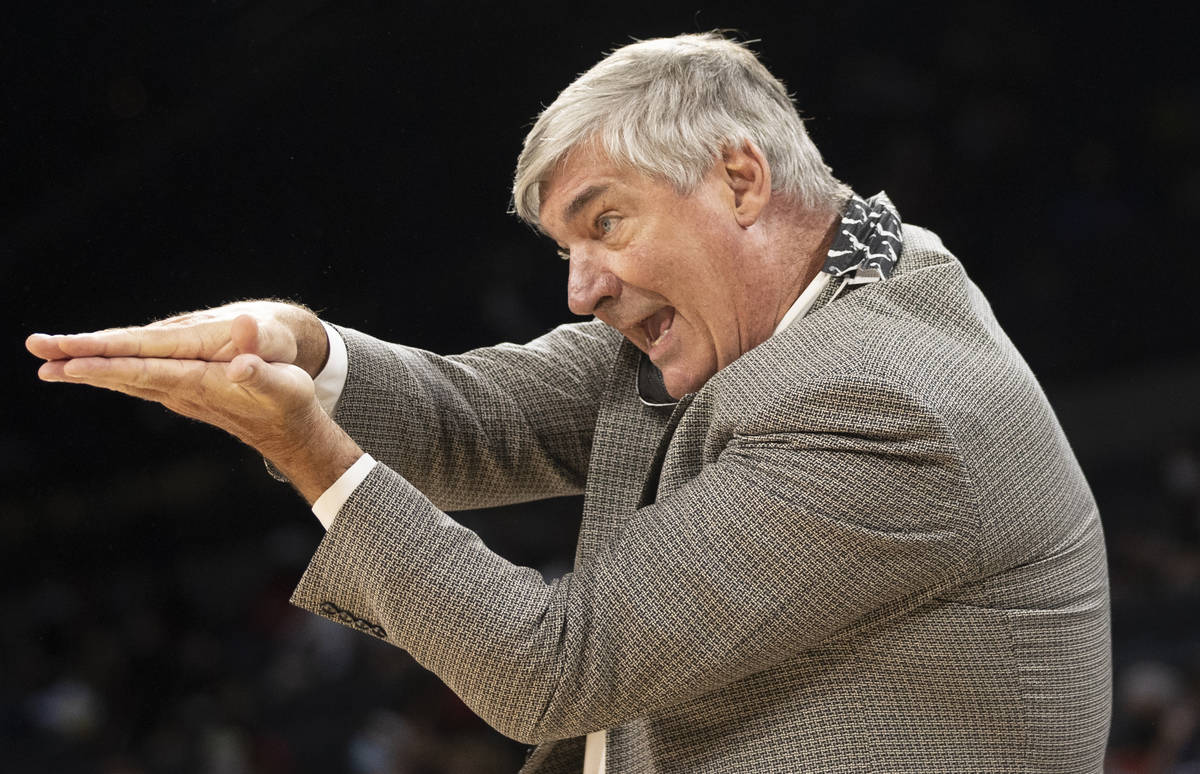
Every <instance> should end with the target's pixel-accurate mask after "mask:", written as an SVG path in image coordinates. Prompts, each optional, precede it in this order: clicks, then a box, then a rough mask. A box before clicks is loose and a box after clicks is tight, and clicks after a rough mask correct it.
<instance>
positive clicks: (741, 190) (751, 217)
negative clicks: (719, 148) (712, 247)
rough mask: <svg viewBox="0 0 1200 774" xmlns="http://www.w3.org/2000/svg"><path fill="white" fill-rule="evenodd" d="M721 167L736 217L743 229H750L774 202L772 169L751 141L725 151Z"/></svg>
mask: <svg viewBox="0 0 1200 774" xmlns="http://www.w3.org/2000/svg"><path fill="white" fill-rule="evenodd" d="M721 165H722V173H723V176H724V181H725V184H726V185H728V186H729V190H730V193H731V194H732V204H733V208H734V217H735V218H736V219H737V222H738V224H739V225H740V226H741V227H742V228H748V227H750V226H752V225H754V223H755V222H756V221H757V220H758V219H759V217H760V216H761V215H762V213H763V210H764V209H766V206H767V202H769V201H770V200H771V166H770V165H769V164H767V158H766V156H764V155H763V152H762V151H761V150H759V147H758V146H757V145H755V144H754V143H753V142H751V141H750V140H746V142H745V143H743V144H742V146H741V147H740V148H733V147H730V148H726V149H725V152H724V154H723V155H722V159H721Z"/></svg>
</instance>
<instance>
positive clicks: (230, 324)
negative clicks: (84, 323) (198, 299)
mask: <svg viewBox="0 0 1200 774" xmlns="http://www.w3.org/2000/svg"><path fill="white" fill-rule="evenodd" d="M25 346H26V347H27V348H28V349H29V351H30V352H32V353H33V354H34V355H36V356H37V357H40V358H42V359H43V360H47V361H55V360H65V359H69V358H78V357H161V358H174V359H177V360H208V361H213V362H229V361H231V360H233V359H234V358H235V357H236V356H237V355H240V354H247V353H248V354H254V355H258V356H259V357H261V358H262V359H263V360H265V361H267V362H269V363H293V364H295V365H298V366H300V367H301V368H303V369H304V370H305V371H307V372H308V374H309V375H310V376H316V375H317V373H318V372H320V370H321V367H322V366H323V365H324V363H325V356H326V354H327V352H328V349H327V346H328V345H327V342H326V340H325V333H324V330H323V329H322V327H321V323H320V321H319V320H318V319H317V318H316V315H314V314H313V313H312V312H310V311H308V310H307V309H304V308H303V307H299V306H295V305H293V304H285V303H282V302H278V301H241V302H238V303H233V304H226V305H225V306H219V307H216V308H215V309H204V310H201V311H198V312H188V313H187V314H181V315H176V316H175V317H170V318H167V319H165V320H159V321H157V322H153V323H150V324H149V325H143V326H138V327H132V328H109V329H107V330H102V331H95V332H92V333H77V334H70V335H49V334H45V333H35V334H33V335H32V336H30V337H29V338H28V339H26V341H25Z"/></svg>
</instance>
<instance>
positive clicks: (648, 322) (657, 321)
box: [641, 306, 675, 350]
mask: <svg viewBox="0 0 1200 774" xmlns="http://www.w3.org/2000/svg"><path fill="white" fill-rule="evenodd" d="M674 322H675V307H673V306H664V307H663V308H662V309H659V310H658V311H657V312H655V313H654V314H652V315H650V316H649V317H647V318H646V319H645V320H642V322H641V326H642V330H644V331H645V333H646V349H647V350H653V349H654V348H655V347H656V346H658V345H659V344H661V343H662V340H663V339H664V338H665V337H666V335H667V334H668V333H670V331H671V325H672V324H673V323H674Z"/></svg>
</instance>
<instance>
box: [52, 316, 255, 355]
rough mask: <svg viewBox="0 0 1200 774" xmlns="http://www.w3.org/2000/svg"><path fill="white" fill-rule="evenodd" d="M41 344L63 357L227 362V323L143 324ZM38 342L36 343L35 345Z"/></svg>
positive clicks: (229, 350) (229, 347)
mask: <svg viewBox="0 0 1200 774" xmlns="http://www.w3.org/2000/svg"><path fill="white" fill-rule="evenodd" d="M49 339H50V341H48V342H45V344H48V345H50V346H51V347H54V348H56V350H57V352H60V353H61V356H63V357H75V358H84V357H109V358H116V357H160V358H176V359H180V360H230V359H231V358H232V357H233V356H234V355H235V354H236V352H234V351H233V346H232V344H231V343H230V342H229V323H228V322H227V321H226V322H221V321H215V322H208V323H202V324H198V325H193V326H189V327H182V326H180V327H162V326H155V325H147V326H144V327H140V328H112V329H109V330H103V331H95V332H92V333H75V334H68V335H59V336H51V337H49ZM41 343H42V342H40V341H39V344H41Z"/></svg>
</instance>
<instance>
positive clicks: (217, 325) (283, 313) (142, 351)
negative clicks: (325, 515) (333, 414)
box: [26, 302, 362, 502]
mask: <svg viewBox="0 0 1200 774" xmlns="http://www.w3.org/2000/svg"><path fill="white" fill-rule="evenodd" d="M272 305H275V302H247V303H244V304H232V305H229V306H226V307H219V308H217V309H213V310H206V311H202V312H193V313H190V314H186V315H180V316H178V317H173V318H171V319H169V320H163V321H161V322H156V323H152V324H150V325H147V326H143V327H140V328H120V329H109V330H104V331H97V332H95V333H84V334H75V335H65V336H61V335H46V334H33V335H32V336H30V337H29V338H28V339H27V341H26V346H27V347H28V349H29V351H30V352H32V353H33V354H34V355H36V356H38V357H40V358H42V359H44V360H46V361H47V362H45V363H43V364H42V365H41V367H40V368H39V369H38V376H39V377H40V378H41V379H42V380H43V381H49V382H68V383H74V384H88V385H91V386H94V387H103V388H105V389H109V390H115V391H117V392H122V393H125V394H127V395H132V396H135V397H138V398H144V399H146V400H152V401H155V402H157V403H161V404H162V405H164V406H166V407H167V408H169V409H170V410H172V411H174V412H176V413H178V414H182V415H183V416H187V417H191V418H193V419H198V420H200V421H202V422H206V423H208V424H211V425H214V426H216V427H219V428H221V429H223V430H226V431H228V432H229V433H231V434H233V435H234V436H236V437H238V438H239V439H241V440H242V441H244V442H245V443H247V444H249V445H250V446H253V447H254V448H255V449H257V450H258V451H259V452H260V453H261V454H263V455H264V456H265V457H267V459H270V460H271V461H272V462H274V463H275V465H276V466H277V467H278V468H279V469H280V470H281V471H282V472H283V473H284V474H285V475H287V476H288V477H289V478H290V479H291V480H292V483H293V484H294V485H295V486H296V488H297V489H299V490H300V492H301V494H303V495H304V496H305V497H306V498H307V499H308V500H309V502H312V501H314V500H315V499H316V498H317V497H318V496H320V494H321V493H322V492H323V491H324V490H325V489H327V488H328V487H329V486H330V485H331V484H332V483H333V482H334V481H336V480H337V478H338V477H339V476H340V475H341V474H342V472H344V471H345V470H346V469H347V468H348V467H349V466H350V465H351V464H353V463H354V461H355V460H356V459H358V457H359V456H360V455H361V454H362V452H361V450H360V449H359V448H358V446H357V445H356V444H355V443H354V441H353V440H351V439H350V438H349V436H347V435H346V434H345V433H344V432H343V431H342V430H341V428H339V427H338V426H337V425H336V424H334V423H333V421H332V420H331V419H330V418H329V417H328V416H327V415H326V414H325V412H324V411H323V410H322V409H321V407H320V405H319V404H318V403H317V399H316V394H315V391H314V388H313V381H312V374H313V373H315V372H316V371H319V368H320V365H321V363H318V364H317V365H316V366H315V367H314V371H311V372H310V371H309V370H307V369H305V368H302V367H300V366H299V365H297V364H296V360H297V355H298V352H300V351H301V350H302V349H303V348H304V346H306V345H307V347H308V348H309V350H310V351H316V350H317V349H318V348H317V347H315V346H313V345H312V343H311V342H307V344H306V343H305V336H306V335H309V334H308V333H305V332H303V329H302V333H301V335H300V336H297V335H296V334H295V333H294V332H293V329H292V327H289V324H288V323H289V322H290V323H291V324H292V325H296V326H298V325H299V324H298V323H297V320H296V319H292V320H288V321H287V322H284V321H281V319H280V317H283V318H284V320H287V315H289V314H291V312H290V311H288V310H287V309H283V310H280V309H272V308H271V306H272ZM277 306H281V307H284V306H287V305H283V304H278V305H277ZM295 309H296V310H297V311H298V312H303V313H304V314H307V315H309V316H310V317H312V320H313V321H316V318H315V316H312V314H311V312H307V310H302V309H300V308H299V307H295ZM307 324H308V323H307V322H305V323H304V325H307ZM316 325H317V330H318V331H319V334H320V336H321V338H322V339H324V331H323V329H321V328H320V323H319V321H316ZM309 331H311V328H310V329H309ZM323 343H324V342H323ZM324 356H325V350H324V349H323V348H321V349H320V359H321V361H322V363H323V360H324Z"/></svg>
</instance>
